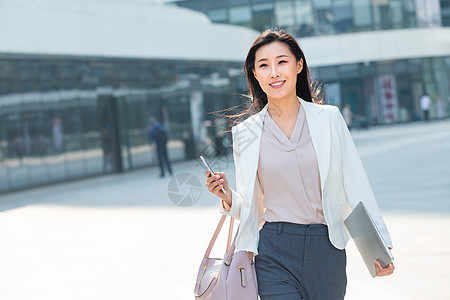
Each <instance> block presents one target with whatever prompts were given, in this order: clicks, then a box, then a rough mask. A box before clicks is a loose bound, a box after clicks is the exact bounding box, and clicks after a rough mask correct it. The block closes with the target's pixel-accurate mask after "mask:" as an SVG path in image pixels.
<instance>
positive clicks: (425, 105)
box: [420, 94, 431, 122]
mask: <svg viewBox="0 0 450 300" xmlns="http://www.w3.org/2000/svg"><path fill="white" fill-rule="evenodd" d="M430 104H431V99H430V97H429V96H428V95H427V94H424V95H423V96H422V97H420V108H421V109H422V111H423V117H424V120H425V122H428V111H429V110H430Z"/></svg>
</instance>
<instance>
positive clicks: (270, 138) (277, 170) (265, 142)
mask: <svg viewBox="0 0 450 300" xmlns="http://www.w3.org/2000/svg"><path fill="white" fill-rule="evenodd" d="M257 174H258V179H259V182H260V184H261V188H262V191H263V194H264V195H263V206H264V208H265V209H266V210H265V212H264V214H263V216H262V218H263V219H264V220H265V221H267V222H291V223H298V224H314V223H321V224H326V222H325V218H324V216H323V210H322V200H321V195H320V176H319V167H318V164H317V157H316V152H315V151H314V146H313V144H312V140H311V136H310V134H309V128H308V123H307V121H306V115H305V111H304V110H303V107H302V106H301V105H300V109H299V112H298V115H297V121H296V123H295V126H294V129H293V131H292V134H291V137H290V139H288V138H287V136H286V135H285V134H284V133H283V131H281V129H280V128H279V127H278V125H277V124H276V123H275V121H274V120H273V119H272V118H271V117H270V115H269V113H266V114H265V117H264V123H263V131H262V136H261V148H260V153H259V164H258V173H257Z"/></svg>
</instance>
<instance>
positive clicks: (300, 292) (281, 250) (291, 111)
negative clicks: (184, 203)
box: [206, 30, 394, 300]
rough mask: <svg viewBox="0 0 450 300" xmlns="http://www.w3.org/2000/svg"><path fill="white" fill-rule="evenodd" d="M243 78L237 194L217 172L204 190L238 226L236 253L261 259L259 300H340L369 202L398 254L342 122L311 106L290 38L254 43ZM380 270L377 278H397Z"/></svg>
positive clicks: (236, 137) (313, 94)
mask: <svg viewBox="0 0 450 300" xmlns="http://www.w3.org/2000/svg"><path fill="white" fill-rule="evenodd" d="M245 73H246V75H247V79H248V85H249V89H250V96H251V98H252V107H251V108H250V109H249V110H248V111H247V113H250V114H252V112H253V114H252V115H251V116H250V117H248V118H247V119H246V120H245V121H243V122H241V123H239V124H238V125H236V126H233V128H232V134H233V154H234V160H235V167H236V187H237V189H236V191H235V190H233V189H231V188H230V187H229V185H228V181H227V177H226V176H225V174H224V173H220V172H216V173H215V174H214V175H213V176H210V173H209V171H208V172H207V173H206V177H207V180H206V185H207V187H208V189H209V190H210V191H211V192H212V193H214V194H215V195H217V196H218V197H219V198H221V199H222V208H221V212H222V213H223V214H228V215H231V216H233V217H234V218H236V219H240V228H239V234H238V237H237V239H236V248H237V249H238V250H246V251H249V252H253V253H254V254H255V255H256V257H255V267H256V273H257V278H258V293H259V295H260V298H261V300H273V299H283V300H290V299H309V300H311V299H318V300H333V299H343V298H344V295H345V289H346V284H347V279H346V278H347V277H346V273H345V267H346V254H345V250H344V248H345V246H346V244H347V241H348V239H349V235H348V232H347V231H346V229H345V225H344V219H345V218H346V216H347V215H348V213H349V211H348V207H349V206H350V207H352V208H353V207H355V206H356V205H357V203H358V202H359V201H363V202H364V204H365V205H366V207H367V208H368V210H369V212H370V213H371V215H372V217H373V219H374V221H375V223H376V224H377V226H378V228H379V229H380V232H381V234H382V236H383V238H384V239H385V241H386V242H387V244H388V245H389V247H390V248H392V242H391V238H390V236H389V233H388V231H387V228H386V225H385V223H384V221H383V219H382V217H381V214H380V211H379V208H378V205H377V203H376V200H375V197H374V195H373V192H372V189H371V187H370V184H369V181H368V179H367V176H366V174H365V171H364V168H363V165H362V163H361V161H360V159H359V156H358V153H357V152H356V148H355V145H354V143H353V140H352V138H351V135H350V133H349V131H348V129H347V126H346V124H345V121H344V120H343V118H342V115H341V114H340V112H339V110H338V108H337V107H334V106H330V105H323V104H317V103H314V102H320V96H319V93H318V92H317V89H316V88H313V87H312V86H311V84H310V81H309V71H308V67H307V64H306V60H305V57H304V54H303V52H302V50H301V49H300V47H299V46H298V44H297V43H296V41H295V39H294V38H293V37H292V36H291V35H289V34H287V33H285V32H284V31H274V30H266V31H265V32H263V33H262V34H261V35H260V36H259V37H258V38H257V39H256V41H255V42H254V44H253V45H252V47H251V49H250V51H249V52H248V55H247V58H246V61H245ZM222 188H224V189H225V191H226V192H227V195H226V194H225V193H223V191H221V189H222ZM348 204H349V205H348ZM374 264H375V267H376V271H377V275H378V276H385V275H389V274H392V272H393V270H394V266H393V265H392V264H390V265H389V266H387V267H386V268H383V267H382V266H381V264H379V263H378V262H374Z"/></svg>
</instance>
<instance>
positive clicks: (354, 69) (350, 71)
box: [338, 65, 360, 78]
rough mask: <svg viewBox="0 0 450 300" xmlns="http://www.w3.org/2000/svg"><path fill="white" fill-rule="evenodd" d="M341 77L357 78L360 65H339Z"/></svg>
mask: <svg viewBox="0 0 450 300" xmlns="http://www.w3.org/2000/svg"><path fill="white" fill-rule="evenodd" d="M338 69H339V75H340V77H341V78H356V77H358V76H359V75H360V74H359V65H342V66H339V67H338Z"/></svg>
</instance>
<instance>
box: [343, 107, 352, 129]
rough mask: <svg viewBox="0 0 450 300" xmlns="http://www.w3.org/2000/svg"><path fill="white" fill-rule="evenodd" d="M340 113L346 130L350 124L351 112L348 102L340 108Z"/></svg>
mask: <svg viewBox="0 0 450 300" xmlns="http://www.w3.org/2000/svg"><path fill="white" fill-rule="evenodd" d="M342 115H343V117H344V121H345V124H347V127H348V130H350V128H351V126H352V118H353V114H352V111H351V109H350V105H349V104H345V105H344V108H343V109H342Z"/></svg>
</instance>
